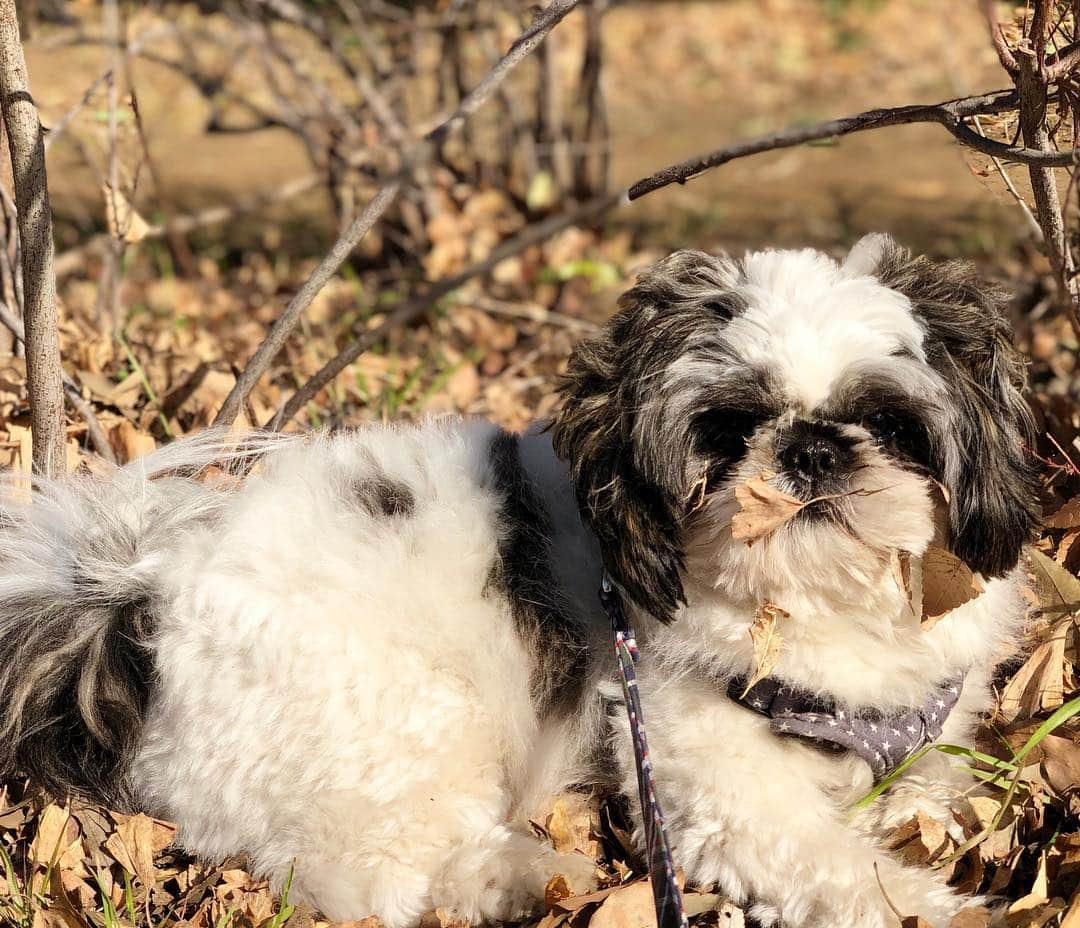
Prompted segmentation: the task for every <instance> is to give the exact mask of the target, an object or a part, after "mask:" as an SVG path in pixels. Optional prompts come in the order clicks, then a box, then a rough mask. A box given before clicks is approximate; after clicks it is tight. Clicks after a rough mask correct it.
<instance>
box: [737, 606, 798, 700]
mask: <svg viewBox="0 0 1080 928" xmlns="http://www.w3.org/2000/svg"><path fill="white" fill-rule="evenodd" d="M781 618H784V619H787V618H791V613H790V612H787V611H786V610H784V609H781V608H780V607H779V606H778V605H776V603H771V602H769V601H768V600H766V601H765V602H763V603H762V604H761V607H760V608H759V609H758V611H757V615H755V616H754V621H753V624H751V626H750V640H751V641H753V643H754V672H753V674H751V676H750V679H749V680H747V681H746V689H745V690H743V694H742V695H743V696H745V695H746V694H747V693H748V692H749V691H750V687H752V686H753V685H754V684H755V683H757V682H758V681H759V680H764V679H765V678H766V677H767V676H768V675H769V674H771V673H772V672H773V669H774V668H775V667H776V662H777V661H778V660H780V648H781V647H782V646H783V644H784V639H783V638H782V637H781V636H780V633H779V632H778V631H777V630H776V622H777V620H778V619H781Z"/></svg>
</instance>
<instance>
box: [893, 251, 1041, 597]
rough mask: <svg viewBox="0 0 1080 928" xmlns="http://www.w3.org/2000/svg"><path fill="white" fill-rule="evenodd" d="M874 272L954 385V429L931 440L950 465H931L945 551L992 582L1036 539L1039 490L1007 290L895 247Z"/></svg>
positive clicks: (957, 266)
mask: <svg viewBox="0 0 1080 928" xmlns="http://www.w3.org/2000/svg"><path fill="white" fill-rule="evenodd" d="M877 275H878V278H879V279H880V280H881V282H882V283H884V284H885V285H886V286H888V287H892V288H893V289H894V290H897V291H899V292H900V293H903V294H904V295H905V296H906V297H908V299H910V300H911V302H912V305H913V307H914V309H915V313H916V315H917V316H918V317H919V319H921V320H922V322H923V325H924V326H925V328H926V332H927V338H926V347H927V352H928V356H929V361H930V363H931V364H932V365H933V366H934V367H935V368H936V369H937V370H938V372H939V373H940V374H941V375H942V376H943V377H944V378H945V380H946V381H947V382H948V383H949V384H950V385H951V386H952V387H953V393H954V395H953V402H954V403H955V405H956V416H955V425H954V428H953V429H951V430H950V433H949V434H948V435H944V436H941V437H940V439H939V441H940V442H951V443H952V447H951V455H949V456H948V457H951V459H952V461H954V462H955V463H954V464H953V465H952V467H951V468H950V467H949V466H948V460H947V459H946V456H945V455H942V459H940V460H939V461H938V462H937V466H938V467H939V468H940V469H942V470H944V471H946V472H947V473H946V476H947V480H946V485H947V486H949V489H950V491H951V502H950V507H949V522H950V525H949V528H950V536H951V537H950V544H951V547H952V549H953V550H954V551H955V552H956V554H957V555H958V556H959V557H961V558H963V559H964V560H965V561H967V562H968V563H969V564H970V565H971V566H972V567H973V568H975V569H976V570H978V571H979V572H980V573H983V574H985V575H987V576H991V577H994V576H1000V575H1001V574H1004V573H1006V572H1007V571H1009V570H1011V569H1012V568H1013V567H1015V566H1016V564H1017V562H1018V561H1019V558H1020V553H1021V549H1022V547H1023V545H1024V544H1025V543H1027V542H1029V541H1031V540H1032V539H1033V537H1034V535H1035V530H1036V527H1037V524H1038V518H1039V502H1038V500H1039V491H1040V481H1039V479H1038V471H1037V468H1036V467H1035V463H1034V461H1033V460H1032V458H1031V457H1030V455H1029V454H1028V453H1027V452H1026V451H1025V446H1026V447H1032V442H1033V425H1032V416H1031V410H1030V408H1029V407H1028V405H1027V403H1026V401H1025V400H1024V398H1023V396H1022V395H1021V391H1022V390H1023V387H1024V380H1025V367H1024V361H1023V359H1022V357H1021V356H1020V353H1019V352H1018V351H1017V350H1016V347H1015V346H1014V345H1013V342H1012V332H1011V330H1010V326H1009V323H1008V321H1007V319H1006V318H1005V315H1004V313H1003V312H1002V307H1003V306H1004V304H1005V294H1004V293H1002V292H1001V291H999V290H997V289H995V288H993V287H990V286H987V285H986V284H984V283H983V282H981V281H980V280H979V279H978V277H977V276H976V273H975V269H974V267H973V266H972V265H970V264H968V263H967V262H963V261H946V262H940V263H935V262H933V261H930V260H929V259H928V258H924V257H913V256H912V255H911V254H910V253H909V252H908V251H907V250H905V249H903V248H901V247H899V246H896V245H894V246H893V247H892V248H891V249H887V250H886V251H885V252H884V254H883V255H882V256H881V258H880V260H879V264H878V268H877ZM938 451H939V454H941V449H938ZM950 470H951V472H949V471H950Z"/></svg>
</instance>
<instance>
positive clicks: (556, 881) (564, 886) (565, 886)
mask: <svg viewBox="0 0 1080 928" xmlns="http://www.w3.org/2000/svg"><path fill="white" fill-rule="evenodd" d="M573 895H574V891H573V890H572V889H571V888H570V884H569V883H568V882H567V880H566V877H565V876H563V875H562V874H561V873H556V874H555V876H553V877H552V878H551V879H550V880H548V882H547V886H545V887H544V908H545V909H547V910H548V911H549V912H550V911H551V910H552V909H553V908H555V906H556V905H558V904H559V903H560V902H562V901H563V900H564V899H569V898H570V897H571V896H573Z"/></svg>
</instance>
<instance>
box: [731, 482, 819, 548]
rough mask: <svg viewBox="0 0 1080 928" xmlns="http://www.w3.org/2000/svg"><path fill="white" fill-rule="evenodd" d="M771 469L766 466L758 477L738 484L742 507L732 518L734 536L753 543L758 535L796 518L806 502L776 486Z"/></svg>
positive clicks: (738, 494)
mask: <svg viewBox="0 0 1080 928" xmlns="http://www.w3.org/2000/svg"><path fill="white" fill-rule="evenodd" d="M775 478H776V474H774V473H773V472H772V471H768V470H763V471H762V472H761V473H760V474H758V475H757V476H756V477H753V478H752V479H750V480H747V481H746V483H743V484H740V485H739V486H737V487H736V488H735V499H736V501H737V502H738V503H739V506H740V509H739V511H738V512H737V513H735V515H734V517H733V518H732V520H731V537H732V538H735V539H737V540H738V541H745V542H746V544H747V545H748V546H749V545H752V544H753V543H754V542H755V541H757V540H758V539H759V538H764V537H765V536H766V535H768V534H769V533H770V532H774V531H776V530H777V529H778V528H779V527H780V526H781V525H783V524H784V523H785V522H787V521H788V520H789V519H791V518H793V517H794V516H795V514H796V513H797V512H798V511H799V510H800V509H802V508H803V507H804V506H805V505H806V503H805V502H803V500H801V499H796V498H795V497H794V496H790V495H788V494H787V493H785V492H784V491H783V490H778V489H777V488H776V487H774V486H773V485H772V484H771V483H769V481H770V480H773V479H775Z"/></svg>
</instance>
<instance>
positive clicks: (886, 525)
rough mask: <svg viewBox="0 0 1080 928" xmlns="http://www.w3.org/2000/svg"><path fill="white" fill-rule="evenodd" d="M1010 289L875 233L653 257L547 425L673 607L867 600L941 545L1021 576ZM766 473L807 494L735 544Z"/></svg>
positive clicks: (663, 610) (1024, 417) (648, 579)
mask: <svg viewBox="0 0 1080 928" xmlns="http://www.w3.org/2000/svg"><path fill="white" fill-rule="evenodd" d="M1000 303H1001V296H1000V294H999V293H997V292H995V291H993V290H991V289H988V288H986V287H984V286H982V285H981V284H980V283H979V282H978V281H977V280H976V279H975V277H974V274H973V272H972V270H971V268H970V267H969V266H968V265H966V264H961V263H955V262H950V263H944V264H935V263H933V262H931V261H929V260H927V259H925V258H914V257H912V256H911V255H910V254H909V253H908V252H906V251H904V250H903V249H901V248H899V247H898V246H897V245H896V244H895V243H894V242H892V241H891V240H890V239H888V238H887V237H885V236H870V237H868V238H866V239H863V240H862V241H861V242H859V243H858V244H857V245H856V246H855V248H854V249H853V250H852V252H851V254H850V255H849V256H848V258H847V259H846V261H845V262H844V263H843V264H837V263H836V262H834V261H832V260H831V259H829V258H828V257H826V256H824V255H822V254H820V253H818V252H813V251H800V252H760V253H755V254H751V255H748V256H747V257H746V258H745V259H743V260H742V261H738V262H737V261H733V260H731V259H729V258H726V257H714V256H711V255H707V254H704V253H701V252H694V251H680V252H676V253H675V254H673V255H671V256H669V257H668V258H666V259H664V260H663V261H661V262H660V263H659V264H657V265H656V266H655V267H653V268H652V269H651V270H650V271H649V272H648V273H646V274H645V275H644V276H642V277H641V278H640V280H639V281H638V283H637V284H636V286H634V287H633V288H632V289H630V290H629V291H628V292H627V293H626V294H624V296H623V297H622V299H621V300H620V311H619V312H618V313H617V314H616V315H615V316H614V317H613V319H612V320H611V322H610V323H609V324H608V326H607V327H606V328H605V329H604V331H603V332H602V333H601V334H600V335H599V336H597V337H596V338H594V339H592V340H590V341H587V342H585V343H583V344H582V345H580V346H579V348H578V349H577V351H576V352H575V354H574V356H573V358H572V359H571V362H570V366H569V370H568V372H567V376H566V379H565V382H564V385H563V391H564V395H565V405H564V410H563V412H562V413H561V415H560V417H559V418H558V420H557V421H556V423H555V426H554V436H555V445H556V450H557V452H558V453H559V455H560V456H561V457H563V458H565V459H566V460H568V461H569V462H570V465H571V471H572V474H573V479H574V482H575V488H576V492H577V496H578V502H579V505H580V507H581V509H582V512H583V513H584V516H585V518H586V520H587V521H588V523H589V524H590V526H591V528H592V529H593V530H594V532H595V533H596V535H597V537H598V538H599V540H600V544H601V547H602V550H603V553H604V558H605V562H606V564H607V567H608V569H609V570H610V571H611V573H612V575H613V577H614V578H615V579H616V580H617V581H618V582H619V583H620V584H621V585H622V586H623V587H624V589H625V590H626V591H627V593H628V594H629V595H630V596H631V597H632V598H633V599H634V600H635V601H636V602H637V603H638V605H640V606H641V607H642V608H644V609H645V610H646V611H648V612H649V613H651V614H652V615H654V616H656V617H657V618H659V619H661V620H667V619H670V617H671V615H672V613H673V612H674V610H675V609H676V607H677V606H678V604H679V603H680V602H681V601H683V600H684V598H685V596H684V585H683V578H684V576H692V577H693V578H694V579H695V580H696V581H698V582H701V583H704V584H707V585H708V586H711V587H719V588H722V589H724V590H725V592H727V593H728V594H729V595H732V596H736V597H740V598H741V597H745V598H753V597H767V596H769V595H770V594H772V593H773V592H774V591H776V590H778V589H784V588H785V587H790V586H792V585H794V586H799V587H802V588H804V589H808V590H815V589H816V590H817V591H818V592H820V593H822V594H824V595H827V596H831V597H837V596H839V597H841V598H847V599H849V600H851V601H856V602H857V601H859V599H860V593H859V589H860V586H861V585H863V584H866V583H868V582H870V581H871V578H872V577H877V576H879V575H880V571H881V569H882V565H883V564H885V565H887V564H888V561H889V556H890V552H891V551H892V550H897V549H898V550H902V551H910V552H912V553H916V554H918V553H920V552H921V551H922V550H923V549H924V548H925V547H926V545H927V544H928V543H930V542H931V541H932V540H935V539H936V540H937V541H938V543H941V544H944V545H946V546H947V547H949V548H950V549H951V550H952V551H953V552H954V553H956V554H957V555H958V556H960V557H961V558H963V559H964V560H965V561H967V562H968V564H970V565H971V567H972V568H973V569H974V570H976V571H978V572H980V573H982V574H983V575H985V576H998V575H1001V574H1003V573H1005V572H1007V571H1008V570H1010V569H1011V568H1012V567H1014V566H1015V565H1016V563H1017V561H1018V559H1019V556H1020V552H1021V548H1022V546H1023V544H1024V543H1025V542H1026V541H1028V540H1029V539H1030V537H1031V535H1032V533H1033V531H1034V527H1035V521H1036V511H1037V495H1038V486H1037V481H1036V478H1037V474H1036V472H1035V470H1034V468H1033V467H1032V465H1031V462H1030V461H1029V459H1028V457H1027V456H1026V453H1025V451H1024V447H1025V445H1026V443H1027V442H1028V441H1029V431H1030V426H1029V418H1028V410H1027V406H1026V405H1025V403H1024V401H1023V399H1022V398H1021V396H1020V389H1021V387H1022V383H1023V365H1022V362H1021V360H1020V358H1019V356H1018V354H1017V352H1016V351H1015V349H1014V348H1013V346H1012V343H1011V339H1010V332H1009V328H1008V325H1007V323H1006V322H1005V319H1004V317H1003V316H1002V314H1001V310H1000ZM763 473H764V474H767V475H770V478H769V479H770V485H772V486H774V487H775V488H777V489H779V490H782V491H784V492H786V493H787V494H789V495H791V496H795V497H797V498H799V499H801V500H814V501H815V502H812V503H811V504H810V505H808V506H806V507H805V508H803V509H802V510H801V511H800V512H799V514H798V515H797V516H796V517H795V518H793V519H791V520H790V521H789V522H787V523H785V524H784V525H782V526H781V527H780V528H779V529H777V530H776V531H775V532H773V533H771V534H769V535H767V536H766V537H764V538H762V539H760V540H758V541H756V542H755V543H754V544H753V545H752V546H751V545H747V544H746V542H745V541H744V540H740V539H734V538H733V537H732V532H731V519H732V516H733V515H734V514H735V512H736V511H737V509H738V504H737V502H736V499H735V491H736V489H737V488H738V487H739V486H740V485H741V484H745V483H746V482H747V481H749V480H752V479H754V478H757V477H760V476H761V475H762V474H763ZM771 475H775V476H771Z"/></svg>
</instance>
